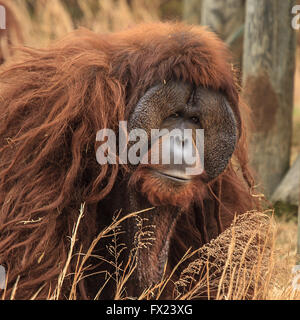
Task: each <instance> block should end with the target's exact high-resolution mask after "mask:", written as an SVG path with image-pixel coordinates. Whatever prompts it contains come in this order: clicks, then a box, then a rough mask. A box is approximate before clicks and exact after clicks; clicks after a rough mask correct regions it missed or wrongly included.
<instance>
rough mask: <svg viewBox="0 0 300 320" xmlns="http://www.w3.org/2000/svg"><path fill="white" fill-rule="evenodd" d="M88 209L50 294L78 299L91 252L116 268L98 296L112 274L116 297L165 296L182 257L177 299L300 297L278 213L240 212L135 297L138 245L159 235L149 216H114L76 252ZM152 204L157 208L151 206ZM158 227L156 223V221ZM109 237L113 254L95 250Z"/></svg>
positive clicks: (146, 245)
mask: <svg viewBox="0 0 300 320" xmlns="http://www.w3.org/2000/svg"><path fill="white" fill-rule="evenodd" d="M84 210H85V209H84V205H82V207H81V208H80V212H79V216H78V219H77V222H76V224H75V225H74V228H73V231H72V234H71V235H70V239H69V240H70V249H69V254H68V258H67V261H66V263H65V265H64V266H63V267H62V271H61V274H60V275H59V277H58V281H57V285H56V287H55V288H53V290H52V292H49V295H48V299H51V300H57V299H69V300H76V299H77V298H78V290H79V288H78V286H79V283H80V281H81V280H82V279H84V278H85V277H87V276H90V275H88V274H87V273H86V271H87V270H88V268H89V265H88V259H89V258H90V257H96V258H98V259H100V260H101V259H105V261H106V262H109V263H110V264H111V265H112V266H113V269H114V270H115V271H114V272H113V273H110V272H108V271H107V272H103V271H102V272H103V276H104V277H106V278H105V279H106V282H105V283H104V285H103V286H102V287H100V288H99V291H98V293H97V294H96V296H95V297H94V298H95V299H101V293H102V291H103V290H105V286H106V284H107V282H108V281H109V280H111V279H113V281H114V283H115V297H114V298H115V299H116V300H121V299H139V300H141V299H159V298H160V297H161V295H162V293H163V291H164V289H165V287H166V285H167V284H168V283H169V281H172V280H171V279H172V276H173V274H174V273H175V272H176V271H177V269H178V268H179V267H180V266H181V264H182V263H184V262H187V261H189V262H190V263H189V264H188V266H187V267H186V268H185V269H184V270H183V271H182V273H181V276H180V279H179V280H178V281H177V282H176V283H175V290H174V296H173V298H174V299H176V300H189V299H197V298H199V297H201V298H206V299H211V298H214V299H222V300H223V299H226V300H244V299H254V300H257V299H263V300H269V299H281V300H282V299H286V300H295V299H300V292H299V291H295V290H293V288H292V280H293V279H292V273H291V270H290V272H289V273H288V274H286V275H285V281H284V282H282V281H281V277H282V273H283V272H287V271H286V269H285V268H284V266H282V265H278V261H279V260H278V259H277V257H276V255H277V250H276V248H275V243H276V234H277V226H276V223H275V220H274V219H273V217H272V216H270V214H267V213H266V212H262V213H261V212H247V213H245V214H244V215H241V216H238V217H236V218H235V220H234V222H233V224H232V226H231V227H230V228H228V229H227V230H225V231H224V232H223V233H222V234H220V235H219V236H218V237H217V238H216V239H213V240H212V241H210V242H209V243H208V244H206V245H204V246H203V247H201V248H199V249H198V250H195V251H191V250H188V251H187V252H186V254H185V255H184V256H183V257H182V259H181V261H179V262H178V264H177V265H176V266H175V267H174V269H173V270H172V272H171V274H169V275H167V274H166V272H165V271H166V269H165V271H164V274H163V277H162V280H161V281H160V282H159V283H157V284H155V285H154V286H152V287H150V288H147V289H146V290H145V291H144V292H143V293H142V294H141V295H140V296H139V297H129V296H128V295H127V293H126V284H127V282H128V280H129V279H130V277H131V275H132V273H133V271H134V270H135V268H136V259H137V256H138V251H139V249H140V248H148V249H149V250H151V245H152V243H153V241H155V239H154V238H153V231H152V230H151V227H150V228H149V227H147V228H146V227H144V222H145V221H143V219H141V218H140V217H139V214H140V213H141V212H134V213H131V214H128V215H126V216H124V217H122V218H120V217H119V215H117V216H116V217H114V218H113V221H112V223H111V225H110V226H108V227H107V228H105V229H104V230H102V231H101V232H100V233H99V235H98V236H97V237H96V238H95V239H94V240H93V242H92V243H91V245H90V248H89V249H88V251H87V252H82V247H81V246H79V251H78V252H74V248H75V247H77V248H78V246H75V243H76V241H77V240H76V234H77V231H78V227H79V225H80V221H81V219H82V217H83V215H84ZM147 210H151V208H149V209H147ZM144 211H145V210H144ZM144 211H143V212H144ZM150 214H151V213H150ZM129 218H134V219H136V221H137V225H138V229H139V231H138V232H137V234H136V237H135V249H134V250H132V251H131V253H130V255H129V257H128V260H127V261H120V254H121V252H122V251H123V250H124V249H125V245H124V244H123V243H119V241H118V240H119V239H118V235H119V234H120V233H121V232H123V231H122V229H121V223H122V222H123V221H124V220H126V219H129ZM152 227H153V228H154V226H152ZM107 237H111V245H109V246H108V252H109V254H110V256H111V258H112V259H111V260H109V258H107V257H106V258H104V257H100V256H94V255H93V250H94V248H95V246H96V244H97V243H98V242H99V241H101V240H103V239H104V238H107ZM66 241H67V239H66ZM72 259H76V260H75V261H76V268H75V271H74V272H73V273H70V271H69V269H70V268H69V266H70V263H71V260H72ZM145 267H149V266H145ZM70 279H71V286H70V290H69V295H68V296H63V295H62V287H63V284H64V281H66V280H68V281H69V280H70ZM287 279H288V280H287ZM68 283H69V282H68ZM17 289H18V281H17V282H16V283H15V285H14V288H13V291H12V294H11V297H10V299H14V296H15V294H16V292H17ZM42 289H43V286H42V287H41V288H40V289H39V290H38V291H37V292H36V293H35V294H34V295H33V296H32V299H39V292H40V291H41V290H42ZM3 299H4V294H3Z"/></svg>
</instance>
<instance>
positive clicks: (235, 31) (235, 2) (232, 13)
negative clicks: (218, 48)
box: [201, 0, 245, 69]
mask: <svg viewBox="0 0 300 320" xmlns="http://www.w3.org/2000/svg"><path fill="white" fill-rule="evenodd" d="M202 1H203V4H202V11H201V24H203V25H206V26H209V27H210V29H211V30H212V31H214V32H215V33H217V34H218V35H219V37H220V38H221V39H223V40H224V41H225V42H226V43H227V44H228V45H229V46H230V49H231V51H232V53H233V62H234V64H236V65H237V66H238V67H239V68H240V69H241V67H242V56H243V33H244V21H245V0H225V1H224V0H214V1H211V0H202Z"/></svg>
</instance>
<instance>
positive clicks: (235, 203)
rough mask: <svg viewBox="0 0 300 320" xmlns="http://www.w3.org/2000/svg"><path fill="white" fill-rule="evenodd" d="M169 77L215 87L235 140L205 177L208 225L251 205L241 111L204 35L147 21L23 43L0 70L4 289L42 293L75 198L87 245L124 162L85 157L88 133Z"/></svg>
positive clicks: (223, 58)
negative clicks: (15, 58)
mask: <svg viewBox="0 0 300 320" xmlns="http://www.w3.org/2000/svg"><path fill="white" fill-rule="evenodd" d="M169 80H180V81H183V82H188V83H191V84H193V85H195V86H204V87H208V88H212V89H214V90H217V91H220V92H222V93H223V94H224V95H225V96H226V97H227V99H228V101H229V102H230V105H231V106H232V109H233V111H234V113H235V115H236V118H237V119H238V123H239V132H240V138H239V142H238V145H237V147H236V150H235V153H234V157H233V160H232V162H231V163H230V164H229V165H228V168H227V169H226V170H225V172H224V173H223V174H222V175H221V176H220V177H219V178H218V179H216V180H215V181H214V182H213V183H211V185H210V186H209V188H210V189H211V192H212V194H214V196H215V202H216V203H218V204H219V205H218V208H219V209H218V213H216V214H218V215H219V216H220V228H221V224H222V228H224V227H226V226H227V225H228V223H229V222H230V221H231V219H232V217H233V216H234V214H235V213H242V212H245V211H246V210H248V209H252V208H253V206H254V205H255V201H254V198H253V197H252V194H251V192H252V187H253V181H252V177H251V174H250V171H249V168H248V159H247V147H246V135H245V121H244V116H243V114H244V113H245V112H247V110H246V108H244V107H241V106H242V104H241V101H240V98H239V90H238V86H237V81H236V79H235V76H234V72H233V70H232V67H231V64H230V55H229V53H228V51H227V49H226V47H225V45H224V44H223V42H222V41H220V40H219V39H218V38H217V37H216V35H215V34H213V33H211V32H209V31H207V30H206V29H205V28H203V27H191V26H185V25H182V24H173V23H154V24H144V25H139V26H137V27H133V28H131V29H128V30H125V31H122V32H119V33H112V34H100V35H99V34H95V33H93V32H90V31H88V30H84V29H80V30H78V31H76V32H74V33H72V34H70V35H68V36H67V37H66V38H65V39H63V40H61V41H59V42H57V43H55V44H54V45H52V46H51V47H49V48H47V49H43V50H36V49H29V48H24V49H23V57H22V58H21V60H20V61H19V62H18V63H14V64H11V65H9V66H7V67H6V68H5V69H4V70H2V72H1V74H0V82H1V85H0V88H1V92H0V94H1V95H0V99H1V104H0V208H1V211H0V264H1V265H3V266H5V267H6V269H7V271H8V286H7V294H9V293H10V292H11V290H12V286H13V284H14V283H15V282H16V279H17V278H18V277H19V282H18V290H17V293H16V297H17V298H29V297H31V296H32V295H33V294H34V293H35V292H36V291H37V290H38V289H39V288H40V287H41V286H42V285H44V287H43V290H41V291H40V294H39V296H38V297H39V298H45V297H47V294H48V293H49V290H51V288H54V287H55V284H56V281H57V278H58V275H59V273H60V272H61V270H62V268H63V266H64V264H65V262H66V259H67V254H68V248H69V241H68V239H67V237H68V236H69V235H70V234H71V232H72V228H73V225H74V223H75V221H76V219H77V217H78V210H79V208H80V204H81V203H83V202H84V203H85V204H86V212H85V215H84V217H83V219H82V222H81V225H80V228H79V233H78V237H77V238H78V244H81V245H83V248H84V249H86V248H87V247H88V246H89V244H90V243H91V241H92V240H93V238H94V237H95V236H96V235H97V233H98V232H99V231H100V230H96V228H94V227H93V226H95V225H96V224H95V221H96V218H97V215H99V214H100V215H101V212H100V213H99V212H97V205H99V203H100V204H101V200H103V199H104V198H105V197H106V196H107V195H108V194H109V193H110V191H111V189H112V187H113V186H114V184H115V182H116V178H117V176H118V174H121V173H122V171H123V169H126V168H124V166H122V167H121V166H120V165H118V164H116V165H103V166H100V165H99V164H98V163H97V161H96V156H95V141H96V133H97V131H98V130H100V129H102V128H111V129H114V130H117V127H118V123H119V121H121V120H124V119H127V118H128V115H129V113H130V111H131V110H132V108H134V106H135V105H136V103H137V102H138V100H139V98H140V97H142V95H143V94H144V93H145V92H146V90H147V89H149V88H150V87H151V86H153V85H155V84H157V83H163V82H167V81H169ZM194 219H195V217H192V218H191V220H190V222H189V223H188V224H186V225H185V226H182V227H178V228H182V229H181V230H179V231H178V233H180V232H181V234H180V235H181V236H182V235H185V236H186V237H194V236H195V239H196V238H197V236H198V235H197V233H198V234H199V233H203V230H202V229H201V228H200V229H199V227H197V226H195V224H193V222H194ZM178 228H177V229H178ZM184 228H186V229H184ZM188 228H189V229H188ZM87 230H88V232H87ZM220 231H221V230H220ZM179 238H180V237H179ZM183 242H184V241H182V239H178V248H179V247H180V246H181V245H182V248H183V249H184V248H185V244H183ZM187 243H189V242H188V241H187ZM84 249H83V250H84ZM175 249H176V248H175ZM175 249H174V250H175ZM183 249H182V250H183ZM182 250H178V252H179V253H181V252H182ZM179 253H178V254H179ZM174 255H175V254H174ZM175 256H176V255H175ZM70 268H71V270H74V269H72V268H73V266H72V263H71V265H70ZM66 285H67V284H66ZM66 290H67V288H66Z"/></svg>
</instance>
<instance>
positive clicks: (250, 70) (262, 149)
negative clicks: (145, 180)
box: [0, 0, 300, 258]
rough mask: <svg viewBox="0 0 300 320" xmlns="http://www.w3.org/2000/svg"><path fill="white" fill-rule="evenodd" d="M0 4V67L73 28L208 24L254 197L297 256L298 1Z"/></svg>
mask: <svg viewBox="0 0 300 320" xmlns="http://www.w3.org/2000/svg"><path fill="white" fill-rule="evenodd" d="M0 5H2V6H3V7H5V10H6V29H3V30H0V63H1V64H5V63H7V62H8V61H13V59H14V53H15V50H14V46H16V45H20V44H25V45H26V46H31V47H44V46H47V45H48V44H49V43H51V42H52V41H54V40H55V39H58V38H60V37H62V36H64V35H65V34H66V33H68V32H70V31H72V30H74V29H76V28H78V27H86V28H89V29H91V30H93V31H95V32H98V33H100V32H114V31H118V30H121V29H124V28H127V27H129V26H131V25H134V24H137V23H140V22H150V21H168V20H172V21H184V22H186V23H188V24H196V25H199V24H201V25H207V26H208V27H209V28H211V29H212V30H213V31H214V32H216V33H217V34H218V35H219V36H220V37H221V38H222V39H223V40H224V41H225V42H226V43H227V45H228V46H229V48H230V50H231V51H232V56H233V58H232V63H233V65H234V67H235V69H236V70H237V74H238V77H239V83H240V86H241V89H242V92H243V93H242V95H243V97H244V99H245V101H246V103H248V105H249V106H250V108H251V110H252V116H253V126H252V129H251V135H250V141H249V144H250V158H251V162H252V165H253V167H254V169H255V171H256V173H257V190H259V191H260V192H261V193H263V194H264V195H265V196H266V198H267V199H268V201H269V202H268V204H269V205H272V206H274V207H275V214H276V217H277V219H278V222H279V224H278V225H279V227H278V243H279V246H280V247H281V249H282V250H283V255H282V258H287V255H289V254H290V253H291V252H292V253H295V252H296V248H297V213H298V207H299V196H300V187H299V185H300V49H299V47H300V31H299V29H300V7H299V10H298V9H297V7H295V6H296V5H300V1H297V0H285V1H282V0H0ZM293 8H294V11H293ZM297 13H298V15H299V16H297ZM292 21H293V22H294V24H292ZM292 26H294V27H292ZM297 29H298V30H297ZM299 243H300V240H299ZM298 250H300V249H299V247H298ZM298 253H299V252H298Z"/></svg>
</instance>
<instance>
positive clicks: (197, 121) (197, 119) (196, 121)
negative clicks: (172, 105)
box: [190, 117, 199, 124]
mask: <svg viewBox="0 0 300 320" xmlns="http://www.w3.org/2000/svg"><path fill="white" fill-rule="evenodd" d="M190 120H191V121H192V122H194V123H196V124H198V123H199V118H198V117H191V118H190Z"/></svg>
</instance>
